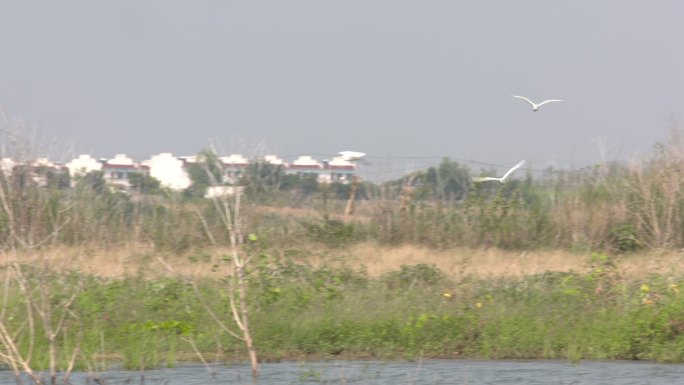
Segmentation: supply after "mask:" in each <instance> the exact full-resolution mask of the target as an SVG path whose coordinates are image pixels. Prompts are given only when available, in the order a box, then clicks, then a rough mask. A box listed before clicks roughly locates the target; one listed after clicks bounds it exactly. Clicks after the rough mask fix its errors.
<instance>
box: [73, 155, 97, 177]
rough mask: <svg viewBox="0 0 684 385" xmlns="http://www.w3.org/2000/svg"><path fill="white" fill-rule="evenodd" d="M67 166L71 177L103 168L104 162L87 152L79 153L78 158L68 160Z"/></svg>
mask: <svg viewBox="0 0 684 385" xmlns="http://www.w3.org/2000/svg"><path fill="white" fill-rule="evenodd" d="M65 166H66V168H67V169H68V170H69V176H70V177H71V178H74V177H76V176H80V175H85V174H87V173H89V172H91V171H100V170H102V162H100V161H99V160H97V159H95V158H93V157H92V156H90V155H87V154H81V155H79V156H78V158H76V159H73V160H72V161H70V162H68V163H67V164H66V165H65Z"/></svg>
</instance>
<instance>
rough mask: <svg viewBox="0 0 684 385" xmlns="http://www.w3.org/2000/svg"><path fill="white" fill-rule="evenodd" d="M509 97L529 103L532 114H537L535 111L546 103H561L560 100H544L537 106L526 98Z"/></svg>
mask: <svg viewBox="0 0 684 385" xmlns="http://www.w3.org/2000/svg"><path fill="white" fill-rule="evenodd" d="M511 96H512V97H514V98H518V99H522V100H524V101H526V102H528V103H530V104H531V105H532V111H534V112H537V110H538V109H539V107H541V106H543V105H544V104H546V103H550V102H562V100H560V99H549V100H544V101H543V102H541V103H539V104H536V103H535V102H533V101H531V100H530V99H528V98H526V97H524V96H518V95H511Z"/></svg>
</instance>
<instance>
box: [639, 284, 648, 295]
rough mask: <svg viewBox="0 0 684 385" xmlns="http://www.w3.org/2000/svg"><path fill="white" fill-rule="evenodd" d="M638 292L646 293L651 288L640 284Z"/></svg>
mask: <svg viewBox="0 0 684 385" xmlns="http://www.w3.org/2000/svg"><path fill="white" fill-rule="evenodd" d="M639 290H641V291H643V292H644V293H648V292H649V291H651V288H650V287H648V285H647V284H645V283H642V284H641V287H640V288H639Z"/></svg>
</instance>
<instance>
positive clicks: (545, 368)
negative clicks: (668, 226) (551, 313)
mask: <svg viewBox="0 0 684 385" xmlns="http://www.w3.org/2000/svg"><path fill="white" fill-rule="evenodd" d="M212 368H213V369H214V370H215V371H216V374H215V379H213V378H212V376H211V375H210V374H209V373H208V371H207V369H206V368H205V367H203V366H200V365H181V366H178V367H175V368H171V369H159V370H150V371H146V372H145V373H144V377H141V373H140V372H129V371H116V370H111V371H108V372H105V373H100V374H99V375H100V378H98V379H97V381H95V380H93V378H91V377H89V376H87V375H86V374H84V373H74V374H73V375H72V377H71V383H72V384H74V385H78V384H97V383H100V384H107V385H120V384H145V385H152V384H169V385H172V384H178V385H180V384H183V385H195V384H197V385H200V384H202V385H203V384H251V383H252V380H251V370H250V367H249V365H214V366H212ZM15 383H16V382H15V381H14V377H13V376H12V375H11V373H10V372H7V371H3V372H0V384H1V385H5V384H15ZM24 383H26V384H28V383H30V382H28V381H25V382H24ZM258 384H260V385H271V384H273V385H275V384H278V385H280V384H369V385H370V384H377V385H400V384H407V385H411V384H416V385H417V384H468V385H480V384H497V385H498V384H516V385H518V384H558V385H570V384H572V385H580V384H592V385H594V384H606V385H627V384H629V385H632V384H644V385H660V384H662V385H665V384H667V385H671V384H684V365H680V364H678V365H674V364H672V365H670V364H656V363H650V362H634V361H605V362H603V361H583V362H581V363H579V364H572V363H570V362H567V361H476V360H425V361H421V362H379V361H330V362H301V363H298V362H284V363H266V364H263V365H262V366H261V375H260V377H259V380H258Z"/></svg>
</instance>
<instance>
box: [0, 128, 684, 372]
mask: <svg viewBox="0 0 684 385" xmlns="http://www.w3.org/2000/svg"><path fill="white" fill-rule="evenodd" d="M683 153H684V152H683V151H680V150H679V147H678V146H677V145H676V142H675V141H673V142H672V143H671V144H667V145H662V144H659V145H658V146H656V153H655V155H654V157H653V159H650V160H647V161H644V162H641V163H638V164H636V163H635V164H632V165H629V166H625V165H619V164H612V165H606V164H602V165H597V166H595V167H589V168H586V169H583V170H578V171H573V172H567V171H566V172H557V171H555V170H552V169H549V170H546V171H545V172H544V173H543V174H542V175H541V176H539V175H537V176H533V174H532V173H529V174H528V175H527V176H526V177H524V178H518V179H514V180H512V181H510V182H507V183H505V184H503V185H502V184H498V183H490V184H486V183H485V184H473V183H471V177H470V176H471V173H470V170H469V169H468V168H467V167H465V166H464V165H461V164H458V163H457V162H453V161H450V160H448V159H445V160H443V161H442V163H441V164H440V165H439V166H437V167H434V168H430V169H428V170H425V171H421V172H418V173H415V174H412V175H407V176H406V177H404V178H400V179H398V180H396V181H393V182H389V183H385V184H383V185H374V184H372V183H363V184H361V186H360V187H359V189H358V190H357V192H356V193H357V197H356V198H357V200H358V202H357V210H356V211H355V213H354V216H352V217H347V218H344V217H343V216H342V213H343V212H344V211H343V208H344V206H345V204H346V201H347V199H348V197H349V193H350V191H351V190H349V186H345V185H341V184H330V185H326V184H319V183H318V182H317V181H316V180H315V179H313V178H312V177H311V176H297V175H285V174H283V172H282V171H283V170H282V169H281V168H279V167H275V166H270V165H264V164H260V163H255V164H253V165H251V166H250V167H249V168H247V169H246V170H245V171H244V173H243V174H241V175H237V174H236V175H234V177H235V178H239V179H236V180H235V181H233V182H234V183H239V184H241V185H242V186H244V187H245V189H244V195H243V196H242V200H235V202H233V203H231V204H229V203H228V201H229V199H226V200H215V201H211V200H206V199H204V198H203V196H204V192H205V190H206V187H207V186H209V185H212V184H214V183H215V180H217V179H220V178H221V177H222V175H221V173H222V172H223V171H222V170H221V169H220V168H219V167H218V165H217V164H218V163H217V159H216V156H215V155H214V154H211V153H210V152H203V153H201V154H200V155H199V158H201V159H205V160H206V164H202V163H199V164H195V165H194V166H192V167H191V168H190V169H189V172H190V176H191V178H192V179H193V181H194V182H195V185H194V186H193V187H192V188H191V189H189V190H188V191H186V192H181V193H178V192H175V193H174V192H171V191H166V190H164V189H163V188H161V187H160V186H159V184H158V183H157V182H156V181H155V180H154V179H152V178H149V177H139V178H138V177H133V178H132V179H131V180H130V183H131V184H132V185H133V186H134V188H133V189H132V190H131V191H127V192H123V191H119V190H117V189H114V188H111V186H109V185H108V184H107V183H106V181H105V180H104V178H103V175H102V173H99V172H93V173H90V174H87V175H84V176H81V177H77V178H74V180H70V179H69V178H66V177H64V176H63V175H62V176H60V175H57V174H54V175H53V174H50V173H47V171H46V170H42V171H45V173H47V174H45V175H44V178H43V179H41V178H39V177H40V176H41V175H40V173H38V174H36V172H38V171H41V170H38V171H36V170H31V169H27V168H24V167H23V166H21V167H17V168H15V169H13V170H12V173H11V174H10V173H8V174H0V245H1V246H2V251H3V256H6V257H7V259H6V261H7V263H6V264H5V265H3V266H0V268H1V269H2V271H1V273H2V274H1V275H0V276H1V277H3V278H2V279H3V281H2V282H1V286H0V287H2V289H0V290H1V291H0V301H1V303H0V305H1V306H0V362H1V363H3V364H7V365H9V366H10V367H11V368H12V369H13V370H14V373H15V374H17V373H20V372H22V371H23V372H26V373H29V375H30V371H29V370H30V368H34V369H44V368H49V369H50V372H51V375H52V376H53V378H54V375H55V373H56V371H68V367H69V366H70V365H72V364H73V365H74V366H75V367H76V368H82V369H86V370H94V369H97V370H101V369H104V368H106V365H107V363H108V362H111V361H120V362H123V364H124V366H125V367H127V368H148V367H154V366H160V365H173V364H174V363H175V362H177V361H179V360H186V359H195V358H199V359H203V358H205V357H214V356H220V357H222V359H234V358H237V359H244V358H245V356H246V354H247V351H246V348H245V345H246V342H245V341H243V340H240V338H244V340H249V339H248V338H245V336H244V335H242V337H241V336H240V335H231V334H230V333H229V332H227V330H228V329H230V330H244V329H242V328H241V327H240V324H242V325H244V324H245V323H246V322H244V321H245V320H247V319H248V320H249V329H250V330H251V331H250V333H251V336H253V339H254V345H255V346H256V350H257V351H258V353H259V355H260V357H261V358H262V359H282V358H289V357H299V356H344V357H366V356H373V357H391V358H398V357H483V358H567V359H571V360H578V359H583V358H613V359H652V360H660V361H678V362H680V361H684V337H682V335H683V333H684V321H682V320H684V299H683V298H682V295H680V289H679V288H680V287H681V285H682V284H684V277H680V276H674V275H673V276H664V275H652V276H649V277H648V279H643V278H641V279H640V280H637V279H636V278H633V277H630V276H625V275H623V274H622V273H621V271H620V270H619V269H618V268H617V267H616V264H615V261H614V259H613V257H612V256H615V255H620V254H625V255H628V253H638V252H641V251H642V250H655V249H657V250H675V249H680V248H682V247H684V232H682V231H681V230H682V229H683V228H684V216H683V215H682V213H683V212H684V178H682V177H681V173H682V171H681V170H684V167H683V166H684V158H682V156H681V154H683ZM41 180H42V181H44V183H42V182H40V181H41ZM238 202H240V203H239V204H238ZM222 204H223V205H222ZM238 208H239V210H238ZM238 213H239V214H238ZM357 242H367V243H369V244H375V245H383V246H386V245H390V246H394V245H402V244H411V245H419V246H425V247H430V248H434V249H448V248H451V247H464V246H465V247H466V248H467V247H471V248H483V247H494V248H498V249H507V250H530V249H548V250H555V249H565V250H573V251H577V252H579V253H582V254H583V255H590V256H591V257H589V258H588V260H587V264H588V265H589V267H590V268H589V272H588V273H586V272H585V273H579V272H574V271H566V272H546V273H544V274H538V275H532V276H526V277H522V278H511V277H507V278H505V277H499V278H489V279H482V278H478V277H472V276H471V277H465V278H459V279H458V280H454V279H453V278H452V277H450V276H449V275H448V274H445V272H442V271H439V270H438V269H437V268H436V267H435V266H432V265H425V264H418V265H403V266H399V264H398V263H397V264H396V265H394V266H396V268H395V269H394V271H389V272H387V273H385V274H383V275H382V276H379V277H375V276H371V275H369V274H367V273H366V272H365V270H364V266H363V265H355V266H345V265H344V264H342V265H341V266H340V263H339V261H330V260H329V259H326V256H327V254H326V252H325V251H321V252H320V253H318V254H317V255H315V256H314V258H312V260H316V264H315V265H313V264H311V265H309V264H307V263H305V262H302V261H306V258H297V259H296V260H297V262H295V258H293V256H296V255H298V254H306V253H307V252H304V251H301V250H304V249H306V248H305V247H303V246H305V245H306V246H311V245H315V247H314V248H317V249H322V250H344V249H345V248H346V247H348V246H350V245H353V244H355V243H357ZM140 246H144V248H143V250H152V253H156V255H163V256H164V258H165V259H167V260H173V259H174V258H177V259H181V258H183V259H187V261H190V262H191V263H194V264H198V265H201V266H204V267H206V271H205V272H204V273H203V275H202V277H203V278H202V279H201V280H200V279H195V280H190V279H189V278H187V277H183V276H182V273H178V272H176V273H174V274H171V276H170V277H166V278H159V276H160V275H159V274H154V275H146V274H145V272H144V271H141V272H140V273H139V274H138V275H135V276H125V275H124V276H112V277H107V278H105V277H101V276H90V275H86V274H83V273H79V272H78V271H79V266H78V265H75V266H72V267H73V268H72V269H64V268H61V269H60V270H58V269H57V268H55V267H54V266H51V265H50V262H51V260H50V258H49V257H46V255H49V254H50V252H51V251H53V250H59V249H60V248H71V249H76V250H93V251H91V252H90V253H97V252H98V251H99V250H107V249H116V248H119V249H122V248H123V247H126V248H127V249H132V250H137V248H138V247H140ZM229 247H230V253H229V254H230V255H229V256H222V255H221V251H220V250H222V249H224V250H225V248H229ZM36 255H40V256H43V257H41V258H39V259H41V263H31V264H22V263H21V262H22V261H23V260H32V261H35V258H32V257H34V256H36ZM236 255H239V258H236ZM149 257H150V255H149V254H145V253H144V252H143V253H140V254H139V255H137V256H134V257H131V258H132V259H134V258H135V259H142V258H149ZM226 261H229V262H230V261H232V262H233V265H231V267H227V266H226V265H227V264H226V263H225V262H226ZM243 262H244V263H243ZM474 263H476V261H475V262H474ZM391 264H392V262H388V265H391ZM212 266H213V267H212ZM220 271H223V272H224V273H223V275H220V274H219V272H220ZM227 272H233V274H235V276H230V275H229V273H227ZM240 277H243V278H244V279H241V278H240ZM236 282H237V284H236ZM242 284H244V286H243V285H242ZM243 288H244V289H245V290H242V289H243ZM238 292H239V293H240V294H243V293H245V296H244V297H242V296H236V293H238ZM236 297H239V299H240V301H243V300H244V302H243V303H244V304H245V307H240V309H243V310H245V312H240V314H239V315H236V314H237V313H239V312H238V311H236V310H235V309H231V305H234V304H235V303H236ZM231 299H232V300H233V302H232V303H231ZM247 310H248V311H247ZM247 314H249V317H247ZM217 320H220V321H221V322H223V323H224V324H223V325H220V324H219V323H218V322H216V321H217ZM238 334H239V333H238ZM247 345H249V343H247ZM27 368H28V369H27Z"/></svg>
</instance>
